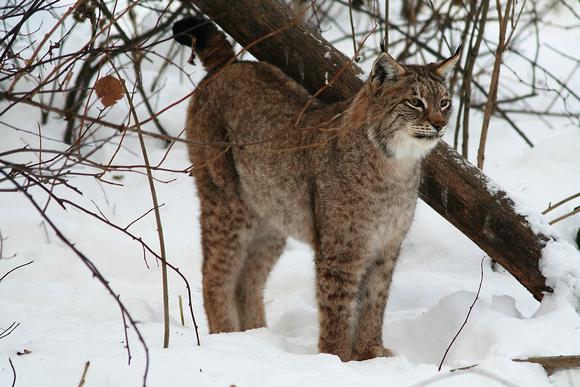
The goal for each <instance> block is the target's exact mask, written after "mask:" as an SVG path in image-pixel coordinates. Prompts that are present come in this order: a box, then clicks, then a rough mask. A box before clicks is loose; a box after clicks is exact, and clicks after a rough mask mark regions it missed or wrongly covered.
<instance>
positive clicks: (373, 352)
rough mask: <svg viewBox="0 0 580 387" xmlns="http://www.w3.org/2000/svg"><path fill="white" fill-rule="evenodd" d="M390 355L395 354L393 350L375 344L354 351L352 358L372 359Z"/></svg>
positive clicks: (360, 359)
mask: <svg viewBox="0 0 580 387" xmlns="http://www.w3.org/2000/svg"><path fill="white" fill-rule="evenodd" d="M391 356H395V353H394V352H393V351H391V350H390V349H387V348H385V347H382V346H378V345H376V346H372V347H369V348H367V349H365V350H363V351H356V352H355V353H353V359H352V360H359V361H362V360H369V359H374V358H375V357H391Z"/></svg>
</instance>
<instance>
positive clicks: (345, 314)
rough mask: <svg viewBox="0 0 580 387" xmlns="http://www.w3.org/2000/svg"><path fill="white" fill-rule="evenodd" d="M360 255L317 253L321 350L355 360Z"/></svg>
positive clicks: (346, 359)
mask: <svg viewBox="0 0 580 387" xmlns="http://www.w3.org/2000/svg"><path fill="white" fill-rule="evenodd" d="M361 274H362V264H361V259H360V258H358V256H357V255H352V254H344V253H343V254H340V255H325V254H323V253H317V257H316V281H317V298H318V307H319V309H320V312H319V315H320V337H319V342H318V347H319V350H320V352H325V353H331V354H335V355H338V356H339V357H340V359H341V360H342V361H349V360H353V334H354V324H355V322H356V321H355V320H356V309H357V301H356V300H357V294H358V288H359V285H360V280H361V277H362V275H361Z"/></svg>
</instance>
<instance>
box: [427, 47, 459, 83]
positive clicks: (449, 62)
mask: <svg viewBox="0 0 580 387" xmlns="http://www.w3.org/2000/svg"><path fill="white" fill-rule="evenodd" d="M462 48H463V46H461V45H460V46H459V47H458V48H457V50H456V51H455V54H453V55H452V56H450V57H449V58H447V59H445V60H444V61H442V62H439V63H434V64H433V66H434V67H435V70H434V71H435V74H437V75H439V76H440V77H441V78H447V75H449V72H450V71H451V69H452V68H453V67H454V66H455V64H457V61H458V60H459V58H461V49H462Z"/></svg>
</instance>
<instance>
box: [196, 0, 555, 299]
mask: <svg viewBox="0 0 580 387" xmlns="http://www.w3.org/2000/svg"><path fill="white" fill-rule="evenodd" d="M193 3H194V4H195V5H196V6H197V7H198V8H199V9H200V10H201V11H203V12H204V13H205V14H206V15H208V16H209V17H210V18H211V19H212V20H214V21H215V22H216V23H217V24H218V25H219V26H220V27H222V28H223V29H224V30H225V31H226V32H227V33H228V34H230V35H231V36H232V37H233V38H234V39H236V41H238V42H239V43H240V44H241V45H243V46H244V47H246V46H247V47H249V51H250V52H251V53H252V55H254V56H255V57H256V58H258V59H259V60H262V61H266V62H269V63H272V64H274V65H276V66H278V67H279V68H280V69H281V70H282V71H284V72H285V73H286V74H287V75H288V76H289V77H291V78H293V79H294V80H296V81H297V82H298V83H300V84H301V85H303V86H304V87H305V88H306V89H307V90H309V91H310V92H311V93H312V94H315V93H317V92H319V90H320V89H321V88H323V91H322V92H319V94H318V98H319V99H321V100H322V101H324V102H327V103H332V102H336V101H341V100H345V99H348V98H350V97H352V96H353V95H354V94H355V93H356V92H357V91H358V90H359V89H360V87H361V85H362V83H363V81H362V80H361V75H362V71H361V70H360V69H359V68H358V67H357V66H356V65H354V64H353V63H352V62H351V61H350V60H349V59H348V58H347V57H345V56H344V55H343V54H342V53H341V52H340V51H338V50H337V49H335V48H334V47H333V46H332V45H331V44H330V43H328V42H327V41H326V40H325V39H324V38H322V37H321V36H320V35H319V34H318V33H317V32H315V31H314V30H313V29H311V28H309V27H308V26H306V25H304V23H303V22H302V21H301V19H302V18H299V17H296V15H295V14H294V13H292V11H291V10H290V9H289V8H288V7H286V6H285V5H283V4H281V3H279V2H277V1H276V0H261V1H256V0H236V1H230V0H193ZM269 34H270V36H268V37H267V38H265V39H263V40H261V41H260V42H259V43H256V44H253V43H255V42H256V41H257V40H258V39H260V38H263V37H264V36H266V35H269ZM335 75H336V80H335V81H334V82H333V83H332V85H330V86H329V87H327V86H325V85H326V81H327V80H331V79H333V78H334V76H335ZM488 183H489V180H488V179H487V177H486V176H485V175H484V174H483V173H482V172H481V171H480V170H479V169H477V168H476V167H475V166H473V165H471V164H470V163H468V162H467V161H465V159H463V158H462V157H461V156H460V155H459V154H458V153H457V152H455V151H454V150H453V149H452V148H450V147H449V146H448V145H447V144H444V143H440V144H439V145H438V146H437V147H436V148H435V150H434V151H433V152H432V153H431V155H430V156H429V157H427V159H426V160H425V163H424V173H423V178H422V181H421V187H420V197H421V199H423V200H424V201H425V202H426V203H427V204H429V205H430V206H431V207H432V208H434V209H435V210H436V211H437V212H438V213H439V214H441V215H442V216H443V217H444V218H445V219H447V220H448V221H449V222H450V223H452V224H453V225H454V226H455V227H457V228H458V229H459V230H460V231H461V232H462V233H463V234H465V235H466V236H467V237H469V238H470V239H471V240H472V241H473V242H475V243H476V244H477V245H478V246H479V247H480V248H481V249H482V250H483V251H485V252H486V253H487V254H488V255H489V256H490V257H491V258H493V259H494V260H495V261H496V262H498V263H499V264H501V265H502V266H503V267H504V268H505V269H506V270H508V271H509V272H510V273H511V274H512V275H513V276H514V277H515V278H516V279H517V280H518V281H519V282H520V283H521V284H522V285H523V286H525V287H526V288H527V289H528V290H529V291H530V292H531V293H532V295H533V296H534V297H535V298H536V299H538V300H541V299H542V296H543V292H545V291H550V289H549V288H547V287H546V286H545V279H544V277H543V276H542V274H541V273H540V271H539V268H538V262H539V259H540V258H541V256H542V248H543V247H544V246H545V244H546V242H547V241H548V240H549V239H550V237H548V236H546V235H536V234H535V233H534V232H533V231H532V229H531V228H530V225H529V224H528V222H527V220H526V219H525V218H524V217H523V216H521V215H519V214H516V213H515V211H514V209H513V204H514V203H513V201H512V200H511V199H510V198H509V197H508V195H507V194H506V193H505V192H503V191H497V192H496V191H495V190H493V191H492V190H490V189H489V188H488V187H489V184H488ZM433 232H436V230H434V231H433Z"/></svg>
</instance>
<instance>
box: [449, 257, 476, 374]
mask: <svg viewBox="0 0 580 387" xmlns="http://www.w3.org/2000/svg"><path fill="white" fill-rule="evenodd" d="M485 257H486V256H484V257H483V258H481V263H480V264H479V266H480V268H481V276H480V278H479V286H478V287H477V293H476V294H475V299H474V300H473V302H472V303H471V306H470V307H469V311H468V312H467V315H466V316H465V320H464V321H463V324H461V327H460V328H459V330H458V331H457V333H456V334H455V336H453V339H452V340H451V342H450V343H449V345H448V346H447V349H446V350H445V353H444V354H443V357H442V358H441V361H440V362H439V368H437V371H441V367H443V362H444V361H445V358H446V357H447V353H449V350H450V349H451V346H452V345H453V343H454V342H455V340H457V338H458V337H459V334H460V333H461V331H462V330H463V328H464V327H465V325H466V324H467V320H469V316H470V315H471V311H472V310H473V307H474V306H475V303H476V302H477V300H478V299H479V293H480V292H481V285H482V284H483V261H484V260H485Z"/></svg>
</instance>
